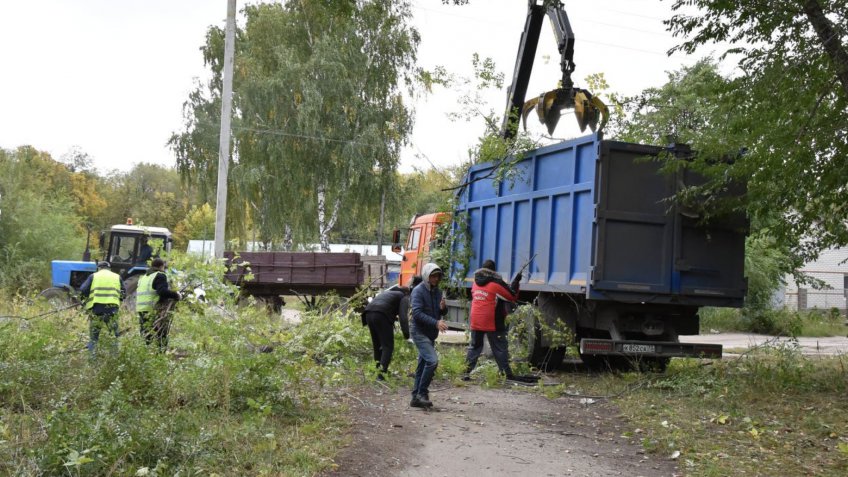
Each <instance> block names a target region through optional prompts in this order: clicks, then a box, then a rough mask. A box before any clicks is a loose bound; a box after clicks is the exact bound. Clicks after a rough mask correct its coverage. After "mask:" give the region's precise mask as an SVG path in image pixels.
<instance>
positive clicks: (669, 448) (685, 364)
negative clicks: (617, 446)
mask: <svg viewBox="0 0 848 477" xmlns="http://www.w3.org/2000/svg"><path fill="white" fill-rule="evenodd" d="M846 364H848V357H845V356H839V357H834V358H829V359H820V358H815V359H813V358H807V357H804V356H802V355H801V354H800V352H799V350H798V348H797V346H794V345H792V344H789V345H783V346H778V347H767V348H763V349H759V350H756V351H754V352H752V353H751V354H749V355H747V356H746V357H744V358H741V359H736V360H721V361H713V362H711V363H710V364H709V365H704V364H703V363H701V362H698V361H696V360H674V361H672V366H671V367H670V368H669V371H668V373H667V374H666V375H663V376H658V377H656V378H654V379H651V380H650V383H649V384H648V385H646V386H641V387H639V388H638V389H635V390H634V391H633V392H631V393H626V394H624V395H623V396H622V397H621V398H620V399H617V400H616V403H617V404H619V406H620V407H621V408H622V410H623V412H624V414H625V415H627V416H628V417H629V419H630V420H631V423H632V425H633V427H635V428H637V429H640V432H641V435H633V436H631V437H633V438H634V439H639V440H640V441H641V443H642V444H643V445H644V446H645V447H646V449H647V450H648V451H650V452H656V453H659V454H661V455H672V454H673V453H675V452H680V453H681V454H680V462H681V468H682V469H684V470H685V471H686V473H687V475H742V474H747V475H844V473H845V471H846V470H848V455H846V454H845V453H843V452H841V451H840V448H841V447H840V446H842V447H845V445H846V444H848V425H846V421H845V416H846V415H848V405H846V403H845V402H844V399H843V398H842V397H843V396H844V395H845V392H846V391H848V374H846V369H845V366H846Z"/></svg>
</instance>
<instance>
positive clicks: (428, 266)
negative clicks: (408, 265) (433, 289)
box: [421, 262, 445, 289]
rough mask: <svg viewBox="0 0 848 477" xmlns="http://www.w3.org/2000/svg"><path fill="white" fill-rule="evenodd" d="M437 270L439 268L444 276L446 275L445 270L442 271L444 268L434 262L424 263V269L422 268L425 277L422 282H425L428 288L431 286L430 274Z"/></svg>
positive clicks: (422, 275)
mask: <svg viewBox="0 0 848 477" xmlns="http://www.w3.org/2000/svg"><path fill="white" fill-rule="evenodd" d="M436 270H438V271H439V272H440V273H441V274H442V277H444V274H445V272H442V269H441V268H439V266H438V265H436V264H435V263H432V262H431V263H428V264H426V265H424V269H422V270H421V278H422V279H423V281H422V282H421V283H423V284H424V285H425V286H426V287H427V288H428V289H429V288H430V275H432V274H433V272H435V271H436Z"/></svg>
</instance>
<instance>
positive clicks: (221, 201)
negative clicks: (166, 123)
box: [215, 0, 236, 258]
mask: <svg viewBox="0 0 848 477" xmlns="http://www.w3.org/2000/svg"><path fill="white" fill-rule="evenodd" d="M235 38H236V0H227V30H226V33H225V35H224V70H223V76H224V91H223V93H222V94H221V141H220V143H219V144H218V199H217V203H216V205H215V258H223V257H224V230H225V225H226V223H227V170H228V169H229V166H230V120H231V119H232V115H233V50H234V49H235Z"/></svg>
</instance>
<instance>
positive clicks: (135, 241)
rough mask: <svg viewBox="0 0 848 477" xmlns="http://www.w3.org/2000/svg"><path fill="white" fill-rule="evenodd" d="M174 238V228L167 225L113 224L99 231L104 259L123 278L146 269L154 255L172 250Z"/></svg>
mask: <svg viewBox="0 0 848 477" xmlns="http://www.w3.org/2000/svg"><path fill="white" fill-rule="evenodd" d="M171 242H172V239H171V231H170V230H168V229H166V228H164V227H142V226H137V225H131V224H128V225H113V226H112V227H111V228H110V229H109V230H107V231H104V232H102V233H101V234H100V249H101V250H103V252H104V257H103V259H104V260H106V261H107V262H109V263H110V264H111V269H112V271H113V272H115V273H117V274H118V275H120V276H121V277H122V278H127V277H130V276H133V275H137V274H139V273H144V272H145V271H147V267H148V266H149V265H150V260H151V259H153V258H155V257H158V256H159V255H160V254H161V253H162V252H163V251H170V250H171Z"/></svg>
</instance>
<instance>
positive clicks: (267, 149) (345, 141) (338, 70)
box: [171, 0, 418, 250]
mask: <svg viewBox="0 0 848 477" xmlns="http://www.w3.org/2000/svg"><path fill="white" fill-rule="evenodd" d="M244 15H245V23H244V25H245V26H244V28H242V29H240V30H239V32H238V34H237V38H236V66H235V69H236V73H235V75H234V110H235V116H236V118H235V122H234V127H233V129H234V131H235V133H234V136H235V141H234V154H233V157H234V160H233V163H232V165H231V176H232V178H233V179H232V182H231V185H230V187H229V192H230V194H231V195H230V197H231V203H232V204H234V205H233V207H234V208H238V209H240V210H242V211H244V213H243V214H233V213H231V212H229V211H228V214H227V216H228V217H233V218H234V223H232V224H230V225H231V228H239V227H240V228H241V230H242V233H243V232H244V225H245V222H244V220H245V218H249V219H250V220H252V221H253V225H254V226H255V227H257V228H258V229H259V232H260V235H261V238H262V241H268V240H269V239H279V238H283V237H285V236H286V235H287V231H289V230H290V231H292V233H293V234H294V236H295V237H296V238H297V239H298V241H302V240H303V239H304V238H306V237H310V236H312V237H314V236H315V235H317V236H318V238H319V240H320V242H321V244H322V248H323V249H324V250H329V242H328V240H329V234H330V231H331V230H332V229H333V227H334V226H335V224H336V223H337V221H338V216H339V213H340V210H341V208H342V204H345V207H346V208H347V207H358V206H359V204H361V203H371V202H379V200H380V192H379V191H380V187H379V185H380V183H381V182H380V181H381V180H382V181H385V180H388V179H390V178H392V177H394V174H393V171H394V170H395V169H396V167H397V163H398V160H399V156H400V149H401V147H402V146H403V145H404V144H405V143H406V141H407V140H408V136H409V134H410V132H411V127H412V115H411V111H410V109H409V106H408V105H407V104H406V103H405V102H404V99H403V93H404V90H405V89H406V90H407V91H408V92H411V91H412V87H413V84H414V82H413V81H414V75H415V73H416V72H415V54H416V50H417V45H418V34H417V32H416V31H415V30H414V29H413V28H412V27H411V26H410V24H409V20H410V18H411V13H410V3H409V2H408V1H391V0H362V1H353V0H344V1H338V2H326V1H318V0H299V1H292V2H287V3H286V4H284V5H283V4H260V5H251V6H247V7H245V9H244ZM203 53H204V59H205V61H206V63H207V65H209V66H210V67H211V69H212V73H213V77H212V80H211V81H210V82H209V84H208V85H207V91H205V92H202V91H200V90H198V91H195V92H194V93H193V94H192V95H191V97H190V99H189V102H187V103H186V128H185V130H184V131H183V132H182V133H179V134H174V135H173V137H172V139H171V145H172V147H173V148H174V150H175V152H176V154H177V158H178V164H179V167H180V169H181V170H182V171H183V172H184V173H185V174H187V175H189V176H190V177H192V178H195V179H197V178H207V179H208V178H209V177H211V176H213V174H212V172H213V171H214V170H215V163H214V157H213V155H212V154H210V151H212V148H211V147H210V144H212V143H213V142H214V138H215V135H214V134H213V133H212V129H211V127H210V125H209V121H210V120H213V119H214V116H213V115H214V114H215V113H214V110H215V109H214V106H213V105H212V104H213V103H214V102H215V101H218V98H220V84H221V81H220V74H221V65H222V62H223V61H222V58H223V31H222V30H221V29H219V28H215V27H213V28H210V29H209V32H208V34H207V42H206V45H205V46H204V48H203ZM210 140H211V141H210ZM375 171H378V173H377V174H376V175H375ZM239 215H241V217H239ZM239 220H242V221H243V222H242V223H241V224H239V225H236V224H235V222H236V221H239ZM231 230H232V229H231Z"/></svg>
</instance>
